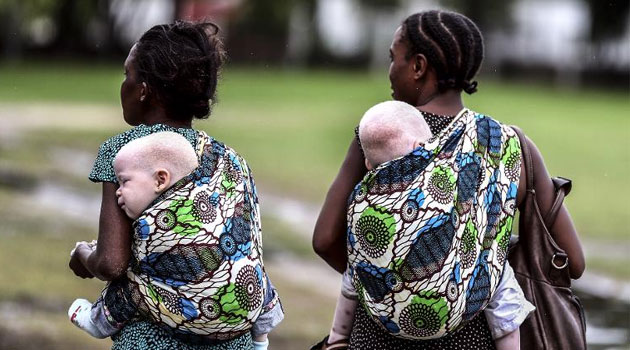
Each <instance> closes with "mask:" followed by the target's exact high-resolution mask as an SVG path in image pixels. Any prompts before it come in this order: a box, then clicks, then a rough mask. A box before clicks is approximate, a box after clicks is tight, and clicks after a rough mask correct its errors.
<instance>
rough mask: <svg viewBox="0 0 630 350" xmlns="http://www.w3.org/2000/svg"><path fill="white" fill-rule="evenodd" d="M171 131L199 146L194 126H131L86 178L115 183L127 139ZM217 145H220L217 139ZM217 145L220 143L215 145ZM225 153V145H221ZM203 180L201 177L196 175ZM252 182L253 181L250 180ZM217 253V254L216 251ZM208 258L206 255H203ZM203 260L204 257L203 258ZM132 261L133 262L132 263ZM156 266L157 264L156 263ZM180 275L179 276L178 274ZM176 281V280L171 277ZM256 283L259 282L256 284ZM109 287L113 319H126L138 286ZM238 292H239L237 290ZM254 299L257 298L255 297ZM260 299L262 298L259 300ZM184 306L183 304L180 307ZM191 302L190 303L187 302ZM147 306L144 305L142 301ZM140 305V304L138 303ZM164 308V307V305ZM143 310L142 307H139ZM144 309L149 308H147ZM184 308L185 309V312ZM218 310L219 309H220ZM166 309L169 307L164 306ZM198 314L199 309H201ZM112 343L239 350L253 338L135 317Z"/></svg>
mask: <svg viewBox="0 0 630 350" xmlns="http://www.w3.org/2000/svg"><path fill="white" fill-rule="evenodd" d="M161 131H172V132H176V133H179V134H181V135H182V136H184V137H186V139H187V140H188V141H189V142H190V143H191V144H192V146H193V147H194V148H195V149H197V147H198V144H197V143H198V132H197V131H195V130H193V129H186V128H173V127H170V126H166V125H162V124H156V125H151V126H147V125H139V126H137V127H134V128H133V129H131V130H128V131H126V132H124V133H122V134H119V135H116V136H114V137H112V138H110V139H109V140H107V141H106V142H104V143H103V144H102V145H101V148H100V150H99V154H98V156H97V159H96V161H95V164H94V167H93V169H92V172H91V173H90V176H89V179H90V180H92V181H94V182H105V181H107V182H114V183H116V182H117V181H116V177H115V174H114V170H113V160H114V158H115V156H116V154H117V153H118V151H119V150H120V148H122V147H123V146H124V145H125V144H127V143H128V142H129V141H131V140H134V139H136V138H139V137H143V136H146V135H149V134H152V133H155V132H161ZM216 145H219V144H218V143H217V144H216ZM218 148H220V147H218ZM223 151H224V153H223V154H221V156H223V155H225V147H224V148H223ZM199 180H200V181H204V179H199ZM223 180H227V181H225V185H226V186H228V187H230V188H231V189H232V186H230V185H232V184H234V183H233V181H230V179H223ZM251 185H252V186H253V183H252V184H251ZM206 255H208V254H201V255H197V256H204V257H205V256H206ZM215 255H216V254H215ZM206 260H207V259H206ZM204 261H205V260H204ZM132 265H133V264H132ZM155 266H159V264H156V265H155ZM180 277H182V276H180ZM182 278H184V277H182ZM170 282H171V284H172V283H177V282H176V281H175V282H174V281H170ZM256 285H259V284H256ZM108 288H110V289H112V290H113V291H116V292H113V293H107V294H106V295H105V296H104V298H105V301H106V302H105V304H106V305H107V306H108V307H109V308H110V312H111V315H112V316H113V317H114V319H123V320H124V319H128V318H130V317H132V315H133V314H134V313H135V312H136V308H137V305H130V300H135V301H137V300H138V299H137V296H134V291H136V292H137V288H134V287H133V284H132V283H129V279H128V278H121V279H120V280H118V281H114V282H112V283H111V284H110V286H109V287H108ZM237 294H238V293H237ZM165 299H167V298H166V297H164V296H162V295H160V296H159V300H160V301H164V304H162V303H160V304H156V305H167V303H166V300H165ZM256 300H257V299H256ZM261 302H262V300H261ZM173 305H179V306H180V307H181V309H182V312H180V313H179V314H180V316H184V318H185V317H186V316H190V312H191V311H192V312H194V310H192V309H191V308H190V307H186V305H187V304H186V303H182V302H175V303H174V304H173ZM182 306H183V307H182ZM189 306H190V305H189ZM145 307H146V305H145ZM140 309H142V307H140ZM163 309H164V308H163ZM141 311H142V310H141ZM145 311H149V312H150V311H151V309H150V308H147V309H145ZM174 311H176V310H170V313H169V314H170V315H177V314H178V313H177V312H174ZM184 311H186V312H184ZM219 311H221V310H219ZM167 312H168V310H167ZM200 314H201V313H200ZM112 339H113V341H114V343H113V346H112V349H114V350H123V349H157V350H161V349H164V350H166V349H184V350H241V349H251V347H252V339H251V335H250V333H249V332H239V333H234V338H232V339H227V340H209V339H207V338H200V337H196V336H189V335H186V334H181V333H175V332H173V331H172V330H170V329H168V328H163V327H160V326H158V325H157V324H155V323H151V322H147V321H142V320H135V321H131V322H129V323H128V324H126V325H125V327H124V328H123V329H122V330H121V331H120V332H118V333H117V334H116V335H114V336H113V337H112Z"/></svg>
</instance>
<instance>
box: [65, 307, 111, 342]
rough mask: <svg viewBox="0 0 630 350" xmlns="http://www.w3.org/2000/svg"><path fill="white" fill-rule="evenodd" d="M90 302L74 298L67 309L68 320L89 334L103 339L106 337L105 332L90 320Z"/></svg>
mask: <svg viewBox="0 0 630 350" xmlns="http://www.w3.org/2000/svg"><path fill="white" fill-rule="evenodd" d="M91 315H92V303H90V302H89V301H87V300H85V299H77V300H75V301H74V302H73V303H72V305H70V308H69V309H68V317H69V318H70V321H72V323H74V324H75V325H76V326H77V327H79V328H81V329H82V330H84V331H86V332H87V333H88V334H89V335H91V336H93V337H95V338H99V339H103V338H107V337H108V335H107V334H103V333H102V332H101V331H100V330H99V329H98V328H97V327H96V325H95V324H94V323H93V322H92V318H91Z"/></svg>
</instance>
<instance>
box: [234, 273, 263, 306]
mask: <svg viewBox="0 0 630 350" xmlns="http://www.w3.org/2000/svg"><path fill="white" fill-rule="evenodd" d="M236 285H237V288H236V300H238V304H239V305H240V306H241V307H243V308H245V309H247V310H248V311H253V310H255V309H256V308H257V307H259V306H260V304H261V303H262V295H261V286H260V284H259V283H258V274H257V273H256V269H255V268H254V267H253V266H251V265H248V266H245V267H244V268H242V269H241V271H239V272H238V275H237V276H236Z"/></svg>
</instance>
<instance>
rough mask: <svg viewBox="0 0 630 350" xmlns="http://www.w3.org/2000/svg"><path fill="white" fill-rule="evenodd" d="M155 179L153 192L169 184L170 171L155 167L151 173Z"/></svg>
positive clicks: (161, 189)
mask: <svg viewBox="0 0 630 350" xmlns="http://www.w3.org/2000/svg"><path fill="white" fill-rule="evenodd" d="M153 178H154V180H155V193H161V192H163V191H164V190H166V189H167V188H168V187H169V186H170V184H171V173H169V172H168V170H166V169H164V168H160V169H157V170H156V171H155V173H154V174H153Z"/></svg>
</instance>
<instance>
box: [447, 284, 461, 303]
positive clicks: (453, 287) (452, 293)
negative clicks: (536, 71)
mask: <svg viewBox="0 0 630 350" xmlns="http://www.w3.org/2000/svg"><path fill="white" fill-rule="evenodd" d="M458 295H459V290H458V288H457V282H455V280H450V281H448V284H447V285H446V298H447V299H448V300H449V301H450V302H455V301H456V300H457V296H458Z"/></svg>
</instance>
